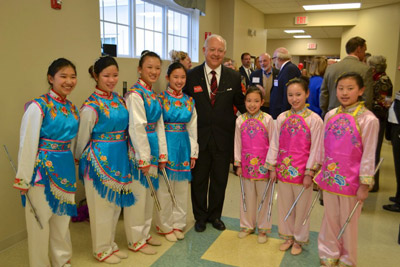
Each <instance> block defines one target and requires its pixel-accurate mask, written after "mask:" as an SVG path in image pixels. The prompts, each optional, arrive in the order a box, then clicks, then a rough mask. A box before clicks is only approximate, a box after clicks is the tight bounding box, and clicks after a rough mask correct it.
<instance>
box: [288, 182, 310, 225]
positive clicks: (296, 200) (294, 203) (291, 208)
mask: <svg viewBox="0 0 400 267" xmlns="http://www.w3.org/2000/svg"><path fill="white" fill-rule="evenodd" d="M305 189H306V188H305V187H304V186H303V188H302V189H301V191H300V193H299V194H298V195H297V197H296V199H295V201H294V202H293V205H292V206H291V207H290V209H289V212H288V213H287V214H286V217H285V222H286V220H287V219H288V218H289V216H290V214H292V211H293V209H294V207H296V204H297V202H298V201H299V199H300V197H301V195H302V194H303V193H304V190H305Z"/></svg>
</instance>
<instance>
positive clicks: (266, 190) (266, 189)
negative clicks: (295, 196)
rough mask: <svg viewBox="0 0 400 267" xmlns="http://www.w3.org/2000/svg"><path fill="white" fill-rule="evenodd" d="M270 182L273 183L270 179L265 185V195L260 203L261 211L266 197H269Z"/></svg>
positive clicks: (259, 208)
mask: <svg viewBox="0 0 400 267" xmlns="http://www.w3.org/2000/svg"><path fill="white" fill-rule="evenodd" d="M270 184H271V179H269V181H268V184H267V185H266V186H265V189H264V194H263V197H262V199H261V202H260V205H258V212H260V210H261V208H262V206H263V205H264V201H265V198H266V197H267V192H268V188H269V185H270Z"/></svg>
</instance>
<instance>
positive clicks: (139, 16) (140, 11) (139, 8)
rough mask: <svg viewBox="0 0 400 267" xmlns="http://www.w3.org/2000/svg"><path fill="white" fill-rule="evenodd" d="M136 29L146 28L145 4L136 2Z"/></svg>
mask: <svg viewBox="0 0 400 267" xmlns="http://www.w3.org/2000/svg"><path fill="white" fill-rule="evenodd" d="M135 11H136V27H139V28H144V3H143V2H142V1H136V10H135Z"/></svg>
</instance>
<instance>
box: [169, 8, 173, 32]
mask: <svg viewBox="0 0 400 267" xmlns="http://www.w3.org/2000/svg"><path fill="white" fill-rule="evenodd" d="M173 29H174V12H173V11H171V10H168V34H171V33H172V31H173Z"/></svg>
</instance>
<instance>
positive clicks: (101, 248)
mask: <svg viewBox="0 0 400 267" xmlns="http://www.w3.org/2000/svg"><path fill="white" fill-rule="evenodd" d="M85 192H86V201H87V204H88V208H89V216H90V232H91V234H92V250H93V256H94V257H95V258H96V259H98V260H99V261H104V260H105V259H107V258H108V257H110V256H111V255H112V254H113V253H114V252H116V251H118V246H117V244H116V243H115V242H114V239H115V230H116V228H117V223H118V219H119V215H120V213H121V208H120V207H118V206H117V205H115V203H111V202H109V201H108V200H107V199H104V198H102V197H101V196H100V195H99V193H98V192H97V191H96V189H95V188H94V187H93V182H92V181H91V180H89V179H88V177H85Z"/></svg>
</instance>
